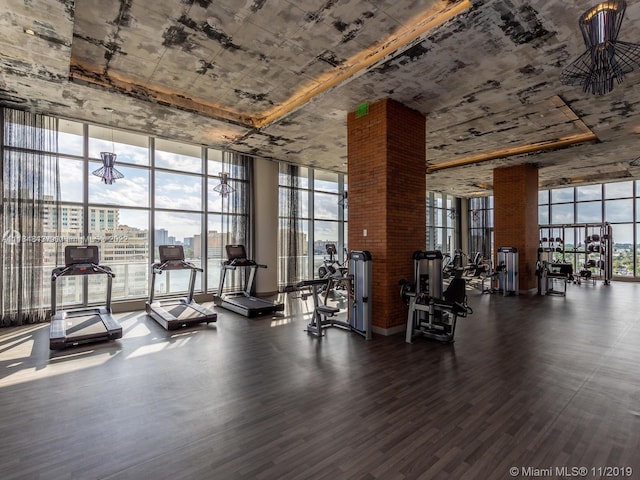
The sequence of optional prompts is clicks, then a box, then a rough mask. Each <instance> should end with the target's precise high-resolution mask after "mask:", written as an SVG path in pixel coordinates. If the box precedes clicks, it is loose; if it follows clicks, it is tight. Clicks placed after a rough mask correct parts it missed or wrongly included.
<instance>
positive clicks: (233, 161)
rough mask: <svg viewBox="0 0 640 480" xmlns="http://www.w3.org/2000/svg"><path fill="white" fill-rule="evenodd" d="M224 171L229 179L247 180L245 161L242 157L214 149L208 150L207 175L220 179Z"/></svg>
mask: <svg viewBox="0 0 640 480" xmlns="http://www.w3.org/2000/svg"><path fill="white" fill-rule="evenodd" d="M223 164H224V165H223ZM223 171H224V172H225V173H227V174H228V175H229V178H236V179H240V180H246V178H245V160H244V159H243V158H242V157H241V156H239V155H235V154H231V153H228V152H227V153H223V152H222V150H214V149H213V148H209V149H207V174H208V175H212V176H216V177H219V176H220V172H223Z"/></svg>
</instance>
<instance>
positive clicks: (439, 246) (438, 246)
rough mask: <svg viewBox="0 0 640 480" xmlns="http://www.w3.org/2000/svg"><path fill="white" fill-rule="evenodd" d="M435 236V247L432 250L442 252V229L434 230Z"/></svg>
mask: <svg viewBox="0 0 640 480" xmlns="http://www.w3.org/2000/svg"><path fill="white" fill-rule="evenodd" d="M435 234H436V239H435V240H436V241H435V245H434V248H435V249H436V250H440V251H443V248H444V244H445V243H444V229H443V228H436V229H435Z"/></svg>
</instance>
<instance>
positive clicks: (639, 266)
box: [613, 224, 640, 277]
mask: <svg viewBox="0 0 640 480" xmlns="http://www.w3.org/2000/svg"><path fill="white" fill-rule="evenodd" d="M615 239H616V237H615V236H614V237H613V241H614V242H615ZM635 256H636V277H638V276H640V225H639V224H636V248H635Z"/></svg>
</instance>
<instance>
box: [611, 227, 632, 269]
mask: <svg viewBox="0 0 640 480" xmlns="http://www.w3.org/2000/svg"><path fill="white" fill-rule="evenodd" d="M633 250H634V248H633V224H632V223H628V224H624V225H613V262H612V267H613V275H614V276H622V277H629V276H633Z"/></svg>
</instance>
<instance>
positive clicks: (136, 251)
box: [89, 206, 150, 300]
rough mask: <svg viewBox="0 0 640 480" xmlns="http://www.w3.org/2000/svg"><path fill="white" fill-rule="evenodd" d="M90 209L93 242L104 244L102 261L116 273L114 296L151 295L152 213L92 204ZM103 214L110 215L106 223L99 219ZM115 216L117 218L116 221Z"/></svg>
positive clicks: (116, 297) (107, 216) (101, 252)
mask: <svg viewBox="0 0 640 480" xmlns="http://www.w3.org/2000/svg"><path fill="white" fill-rule="evenodd" d="M89 212H90V215H89V222H90V229H89V233H90V234H91V237H92V243H93V244H94V245H98V246H99V247H100V257H101V259H102V262H103V263H105V264H106V265H109V266H110V267H111V268H112V270H113V272H114V273H115V274H116V277H115V278H114V279H113V293H112V295H113V299H114V300H119V299H127V298H135V297H145V296H148V294H149V291H148V285H149V263H150V257H149V212H148V211H147V210H134V209H127V208H104V207H92V206H90V207H89ZM102 214H104V216H102ZM101 216H102V218H105V217H106V218H105V219H106V220H107V221H106V222H105V223H104V224H101V223H100V222H99V221H98V222H96V219H99V218H101ZM111 219H113V220H114V221H113V223H111V221H110V220H111ZM102 227H107V228H102ZM96 295H99V292H96ZM102 295H104V288H103V290H102Z"/></svg>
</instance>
